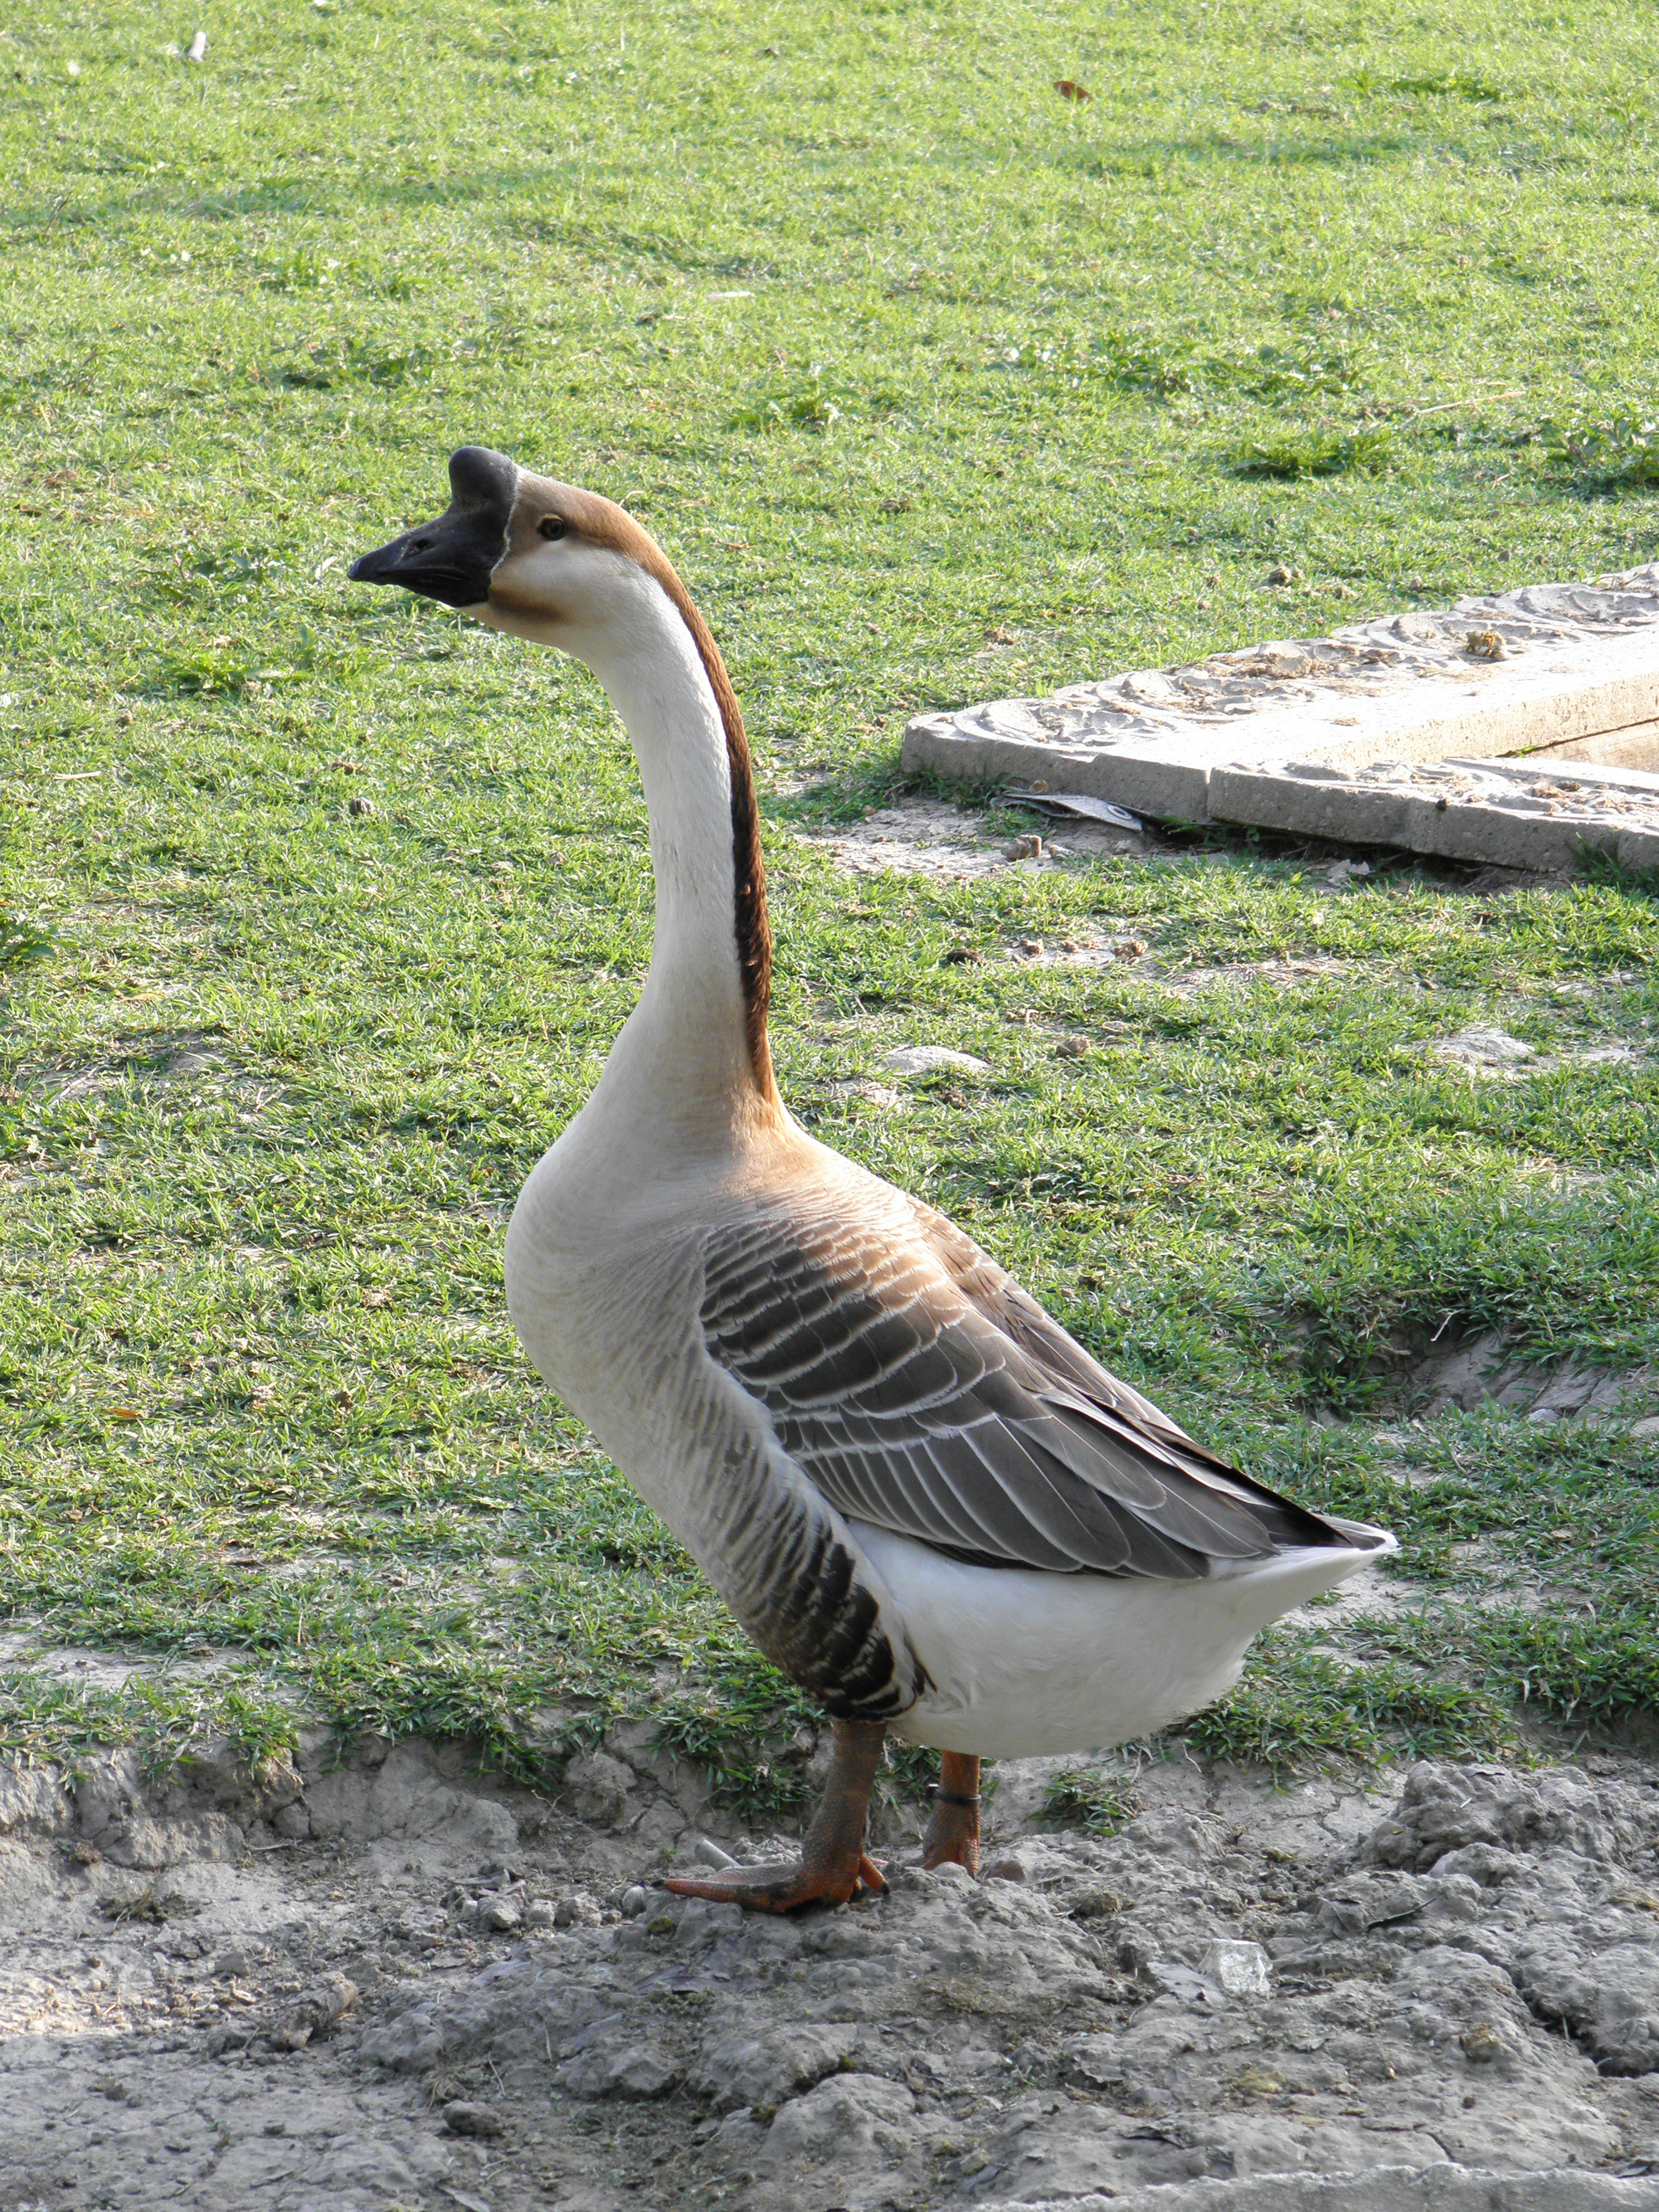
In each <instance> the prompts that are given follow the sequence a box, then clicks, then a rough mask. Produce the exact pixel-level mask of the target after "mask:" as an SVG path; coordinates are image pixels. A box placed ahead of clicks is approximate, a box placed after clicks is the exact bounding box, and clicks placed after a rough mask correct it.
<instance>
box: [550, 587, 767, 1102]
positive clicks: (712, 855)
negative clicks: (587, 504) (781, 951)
mask: <svg viewBox="0 0 1659 2212" xmlns="http://www.w3.org/2000/svg"><path fill="white" fill-rule="evenodd" d="M641 586H642V588H641V589H640V590H638V591H635V592H633V593H631V594H630V604H629V606H628V608H627V611H626V615H625V617H624V618H623V619H622V620H620V621H618V622H617V623H615V624H614V625H613V626H611V629H610V634H609V635H608V637H607V639H606V644H605V650H603V651H602V652H599V653H594V654H592V657H591V665H592V668H593V671H594V673H595V674H596V675H597V676H598V677H599V681H600V682H601V683H602V684H604V686H605V690H606V691H607V692H608V693H609V694H610V696H611V703H612V704H613V705H614V706H615V708H616V709H617V713H618V714H620V715H621V717H622V719H623V722H624V723H625V724H626V726H627V729H628V734H629V738H631V739H632V741H633V745H634V750H635V755H636V757H637V758H638V760H639V763H640V774H641V779H642V781H643V782H644V785H645V799H646V805H647V810H648V811H649V814H650V820H651V861H652V866H653V869H654V871H655V873H656V886H657V910H656V930H655V937H654V940H653V947H652V955H651V970H650V974H649V975H647V978H646V984H645V989H644V991H643V992H642V993H641V997H640V1001H639V1004H638V1006H636V1007H635V1010H634V1012H633V1013H632V1014H631V1015H630V1017H629V1020H628V1022H627V1024H626V1026H625V1027H624V1028H623V1032H622V1035H621V1036H619V1037H618V1038H617V1043H616V1046H615V1048H613V1050H612V1053H611V1059H610V1060H609V1062H608V1063H607V1065H606V1068H605V1078H604V1083H603V1088H604V1089H605V1091H606V1092H607V1093H608V1094H610V1096H611V1097H613V1098H614V1097H615V1096H616V1094H617V1091H618V1090H619V1089H623V1088H625V1089H627V1090H629V1091H633V1092H635V1094H636V1095H637V1094H639V1093H641V1092H642V1093H643V1094H644V1095H645V1096H646V1097H649V1098H650V1099H651V1101H652V1102H653V1113H655V1114H658V1115H661V1116H662V1117H664V1119H665V1121H672V1122H677V1123H678V1124H679V1125H680V1126H681V1127H683V1129H684V1134H685V1136H686V1139H687V1140H688V1142H690V1143H692V1144H696V1143H700V1142H703V1141H711V1140H712V1141H714V1142H721V1141H724V1140H725V1139H726V1138H727V1137H728V1136H729V1135H731V1134H735V1133H738V1132H739V1131H740V1130H741V1129H742V1127H744V1126H746V1125H749V1124H750V1123H752V1122H753V1121H755V1119H756V1118H757V1116H758V1117H760V1118H763V1119H765V1118H769V1117H770V1116H771V1115H773V1114H775V1112H776V1110H777V1092H776V1088H775V1085H774V1082H773V1079H772V1061H771V1054H770V1051H769V1048H768V1044H767V1039H766V1007H767V998H768V995H769V988H770V980H771V956H770V940H769V935H768V933H767V921H766V885H765V878H764V875H763V871H762V868H761V862H760V851H759V842H758V837H757V832H756V826H755V824H756V815H755V787H754V777H753V773H752V771H751V769H750V762H749V748H748V744H747V742H746V740H745V739H744V732H743V724H742V721H741V720H740V719H739V718H738V711H737V705H736V702H735V701H734V700H733V699H732V693H731V687H730V685H729V684H728V683H727V681H726V671H725V670H724V668H723V667H722V666H721V665H720V656H719V654H718V653H717V652H716V651H715V649H714V643H713V641H712V640H711V639H710V638H709V636H708V631H707V630H706V629H704V628H703V626H702V623H701V621H700V619H699V618H698V617H696V615H695V613H694V612H692V611H691V610H690V602H689V601H688V602H685V604H684V610H682V608H681V606H679V605H676V604H675V601H674V600H673V599H671V598H670V596H669V594H668V592H666V591H665V590H664V589H663V587H662V586H660V585H659V584H658V583H657V582H656V581H655V580H654V579H651V578H642V579H641ZM688 617H689V619H688ZM692 623H696V631H694V629H693V628H692V627H691V625H692ZM699 633H700V635H699Z"/></svg>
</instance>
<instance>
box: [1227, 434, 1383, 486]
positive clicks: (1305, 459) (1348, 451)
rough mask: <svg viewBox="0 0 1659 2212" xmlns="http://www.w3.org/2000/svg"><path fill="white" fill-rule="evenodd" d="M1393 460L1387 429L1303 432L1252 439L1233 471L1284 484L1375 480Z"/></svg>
mask: <svg viewBox="0 0 1659 2212" xmlns="http://www.w3.org/2000/svg"><path fill="white" fill-rule="evenodd" d="M1393 457H1394V440H1393V438H1392V437H1391V436H1390V435H1389V433H1388V431H1386V430H1351V431H1337V430H1304V431H1302V432H1300V433H1299V434H1298V433H1296V432H1291V433H1289V434H1287V435H1285V436H1282V437H1278V438H1269V439H1266V440H1261V439H1255V440H1252V441H1251V442H1250V443H1249V445H1247V446H1245V447H1243V449H1242V451H1241V452H1240V453H1239V454H1238V457H1237V459H1236V460H1235V461H1234V463H1233V471H1234V474H1235V475H1237V476H1241V477H1275V478H1277V479H1279V481H1280V482H1282V483H1295V482H1296V480H1297V478H1298V477H1340V476H1342V475H1345V474H1352V475H1355V476H1362V477H1375V476H1380V475H1381V474H1382V473H1383V470H1384V469H1386V468H1387V467H1388V466H1389V463H1390V461H1391V460H1392V459H1393Z"/></svg>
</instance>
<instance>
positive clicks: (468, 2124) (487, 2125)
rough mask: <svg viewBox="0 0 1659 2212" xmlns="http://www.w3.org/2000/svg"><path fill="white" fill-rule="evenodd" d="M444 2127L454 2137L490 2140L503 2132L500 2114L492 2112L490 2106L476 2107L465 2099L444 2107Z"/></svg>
mask: <svg viewBox="0 0 1659 2212" xmlns="http://www.w3.org/2000/svg"><path fill="white" fill-rule="evenodd" d="M444 2125H445V2126H446V2127H447V2129H448V2130H449V2132H450V2133H451V2135H453V2136H483V2137H486V2138H488V2137H490V2136H498V2135H500V2133H501V2119H500V2117H499V2115H498V2114H496V2113H495V2112H491V2111H490V2109H489V2106H488V2105H475V2104H472V2103H470V2102H469V2101H468V2100H467V2099H465V2097H457V2098H456V2099H454V2100H453V2102H452V2103H450V2104H447V2105H446V2106H444Z"/></svg>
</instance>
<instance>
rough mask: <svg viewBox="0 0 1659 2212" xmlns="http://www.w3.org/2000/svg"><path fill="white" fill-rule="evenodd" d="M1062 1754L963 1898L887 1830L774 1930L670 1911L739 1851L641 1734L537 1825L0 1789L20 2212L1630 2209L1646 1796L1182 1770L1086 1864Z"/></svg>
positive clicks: (1656, 2193)
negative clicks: (700, 1862)
mask: <svg viewBox="0 0 1659 2212" xmlns="http://www.w3.org/2000/svg"><path fill="white" fill-rule="evenodd" d="M1060 1763H1061V1762H1057V1761H1052V1760H1050V1761H1031V1762H1027V1763H1024V1764H1023V1765H1005V1766H1004V1767H1002V1768H1001V1769H1000V1787H999V1790H998V1792H997V1795H996V1796H995V1799H994V1805H993V1808H992V1814H991V1822H990V1836H989V1841H988V1844H987V1854H986V1862H987V1876H986V1878H985V1879H984V1880H982V1881H979V1882H974V1881H969V1879H967V1877H965V1876H964V1875H962V1874H961V1873H960V1871H958V1870H956V1869H947V1870H945V1872H942V1873H939V1874H934V1875H923V1874H921V1873H919V1872H917V1871H916V1870H915V1859H916V1852H915V1840H914V1837H915V1828H916V1826H917V1823H918V1819H919V1815H918V1814H916V1813H915V1810H914V1809H913V1808H910V1807H908V1806H906V1805H903V1804H897V1805H893V1806H890V1807H889V1808H887V1810H886V1811H885V1813H884V1815H883V1820H884V1829H885V1836H884V1849H883V1852H882V1856H884V1857H885V1859H886V1861H887V1864H888V1868H889V1872H890V1883H891V1886H890V1891H889V1893H888V1894H887V1895H886V1896H885V1897H884V1898H882V1899H871V1900H868V1901H865V1902H860V1903H857V1904H854V1905H850V1906H847V1907H844V1908H842V1910H840V1911H812V1912H808V1913H805V1914H802V1915H799V1916H797V1917H793V1918H792V1919H788V1920H769V1919H763V1918H759V1917H744V1916H742V1915H740V1914H739V1913H738V1911H737V1910H736V1909H735V1908H734V1907H731V1906H721V1905H708V1904H704V1903H700V1902H697V1903H686V1902H684V1901H682V1900H680V1899H675V1898H673V1897H671V1896H670V1895H668V1894H667V1893H665V1892H663V1891H662V1890H661V1889H660V1888H659V1887H655V1884H656V1882H657V1881H658V1880H659V1877H660V1875H662V1874H663V1872H664V1871H665V1869H667V1868H668V1867H669V1866H670V1865H671V1864H673V1863H678V1864H680V1865H684V1864H685V1863H687V1862H688V1861H689V1860H690V1861H695V1860H696V1859H697V1858H699V1857H701V1858H702V1859H704V1860H707V1861H710V1862H712V1861H714V1860H717V1859H718V1858H719V1857H720V1854H721V1852H722V1851H725V1852H727V1853H730V1854H732V1855H734V1856H738V1857H745V1856H748V1855H749V1853H750V1851H751V1850H759V1849H760V1848H762V1847H763V1844H764V1842H765V1839H764V1838H749V1837H746V1836H744V1835H741V1834H739V1833H738V1832H737V1831H736V1830H735V1828H734V1827H733V1826H732V1823H731V1822H730V1821H729V1820H726V1819H725V1818H723V1817H722V1815H721V1814H720V1813H719V1812H718V1811H717V1810H715V1809H714V1808H712V1807H711V1805H710V1803H709V1800H708V1788H707V1778H706V1777H704V1776H702V1774H700V1773H698V1772H696V1771H693V1770H691V1769H689V1768H684V1767H679V1766H677V1765H673V1764H672V1763H671V1762H668V1761H666V1760H665V1759H663V1758H661V1757H660V1756H655V1755H653V1754H652V1753H651V1752H650V1751H649V1749H648V1747H647V1745H646V1742H645V1739H644V1731H643V1730H635V1731H634V1732H633V1734H632V1735H626V1734H624V1735H620V1736H618V1737H617V1738H613V1739H612V1740H611V1741H610V1743H609V1744H608V1746H607V1747H606V1748H605V1749H604V1750H602V1751H599V1752H598V1753H593V1754H592V1755H590V1756H589V1757H587V1758H586V1759H581V1760H579V1761H576V1762H574V1764H573V1765H572V1767H571V1769H570V1771H569V1774H568V1786H567V1789H566V1790H565V1791H564V1793H563V1794H562V1796H561V1797H560V1798H559V1799H558V1800H557V1801H556V1802H549V1801H546V1800H544V1799H540V1798H537V1797H534V1796H529V1795H527V1794H525V1793H515V1792H513V1791H512V1790H507V1789H504V1788H501V1787H497V1786H495V1785H494V1784H491V1783H490V1782H489V1780H488V1779H487V1778H481V1777H480V1776H479V1775H478V1774H477V1771H476V1769H475V1767H474V1765H472V1763H471V1762H470V1761H469V1759H468V1757H467V1755H466V1753H465V1751H464V1750H462V1749H460V1748H457V1747H449V1748H447V1749H445V1750H443V1751H441V1752H440V1751H436V1750H434V1749H433V1748H432V1747H428V1746H426V1745H423V1744H420V1743H405V1744H402V1745H399V1746H398V1747H386V1745H384V1744H380V1743H374V1742H369V1743H360V1744H358V1745H356V1746H354V1747H348V1748H347V1751H346V1753H345V1755H344V1758H343V1762H342V1761H341V1760H340V1753H339V1747H337V1745H335V1744H333V1743H332V1742H331V1741H330V1740H328V1739H326V1738H323V1737H321V1736H319V1737H317V1738H316V1739H314V1740H313V1741H310V1742H309V1743H308V1745H307V1748H306V1751H305V1753H304V1755H303V1757H302V1759H301V1765H300V1767H299V1768H298V1769H297V1770H296V1771H294V1772H291V1773H287V1774H282V1775H276V1776H271V1777H268V1778H267V1780H266V1784H265V1786H264V1787H263V1788H255V1787H253V1786H252V1785H251V1784H247V1783H246V1782H245V1781H243V1780H241V1779H240V1778H238V1776H237V1774H236V1772H235V1771H234V1767H233V1765H231V1764H230V1762H229V1761H228V1760H223V1761H215V1760H213V1759H207V1760H204V1761H203V1762H201V1763H200V1764H198V1765H197V1766H196V1767H195V1768H194V1769H192V1770H191V1771H189V1773H188V1774H187V1775H186V1776H185V1778H182V1779H175V1781H174V1782H173V1783H172V1784H160V1783H156V1782H153V1781H152V1782H147V1781H146V1780H145V1779H144V1778H143V1776H142V1775H141V1774H140V1773H139V1771H138V1770H137V1765H136V1764H135V1763H134V1761H133V1760H132V1759H131V1757H130V1756H128V1755H125V1754H112V1755H107V1756H103V1757H100V1758H98V1759H94V1760H92V1761H91V1762H90V1763H89V1764H88V1765H87V1766H86V1768H85V1769H84V1770H83V1771H82V1773H81V1774H80V1775H79V1776H78V1778H75V1779H73V1780H72V1781H71V1780H67V1779H66V1778H64V1777H63V1776H61V1775H58V1774H57V1773H55V1772H53V1771H50V1770H47V1769H44V1768H32V1769H24V1770H19V1769H14V1768H3V1767H0V1835H3V1838H4V1840H3V1841H0V1915H3V1920H0V1931H3V1932H0V1943H3V1965H0V2008H3V2038H0V2069H3V2072H0V2212H22V2208H24V2207H35V2206H52V2207H60V2206H61V2207H74V2208H76V2212H80V2209H81V2208H93V2207H98V2206H110V2207H113V2206H124V2207H135V2208H136V2207H148V2206H150V2205H159V2204H162V2203H167V2204H172V2205H180V2206H185V2207H198V2206H199V2207H202V2208H204V2212H205V2208H213V2212H245V2208H249V2207H259V2208H267V2207H268V2208H270V2212H393V2208H400V2207H401V2208H407V2209H408V2212H413V2208H416V2207H420V2208H432V2212H439V2208H444V2212H447V2208H450V2207H453V2206H457V2205H459V2206H461V2207H463V2208H472V2212H477V2208H488V2212H518V2208H520V2207H523V2208H537V2212H540V2208H551V2207H562V2208H565V2212H621V2208H623V2207H652V2206H676V2207H678V2206H684V2205H699V2206H701V2205H705V2204H707V2205H726V2206H729V2207H731V2208H732V2212H763V2208H768V2209H769V2208H772V2207H788V2208H790V2212H797V2208H798V2212H831V2208H835V2207H843V2208H846V2209H847V2212H919V2208H923V2207H945V2206H956V2205H958V2204H987V2205H995V2204H999V2203H1017V2204H1019V2205H1023V2206H1031V2205H1035V2204H1043V2203H1066V2204H1068V2205H1078V2204H1081V2205H1083V2206H1085V2207H1086V2206H1087V2205H1089V2204H1090V2203H1091V2202H1092V2203H1095V2204H1099V2203H1102V2202H1103V2201H1105V2200H1108V2199H1111V2200H1115V2201H1116V2202H1117V2203H1119V2204H1120V2206H1121V2205H1125V2204H1127V2205H1128V2206H1130V2207H1132V2208H1133V2207H1140V2208H1144V2212H1154V2208H1156V2212H1188V2208H1194V2212H1195V2208H1197V2207H1200V2206H1212V2205H1213V2206H1214V2207H1215V2208H1216V2212H1279V2208H1280V2207H1286V2208H1303V2212H1310V2209H1311V2208H1314V2207H1326V2206H1330V2207H1336V2206H1338V2205H1340V2206H1343V2207H1349V2206H1352V2207H1359V2206H1362V2205H1363V2206H1364V2207H1365V2208H1366V2212H1389V2207H1391V2206H1394V2205H1396V2204H1398V2205H1401V2206H1407V2205H1409V2206H1411V2207H1413V2208H1419V2212H1434V2208H1443V2207H1446V2208H1449V2207H1452V2206H1454V2205H1455V2206H1456V2207H1458V2208H1466V2207H1473V2206H1475V2205H1480V2206H1482V2207H1491V2208H1492V2212H1498V2208H1499V2207H1503V2208H1505V2212H1531V2208H1534V2207H1536V2208H1538V2212H1558V2208H1559V2212H1593V2209H1594V2212H1599V2208H1603V2207H1606V2208H1612V2207H1615V2206H1618V2207H1626V2206H1629V2207H1636V2206H1642V2207H1659V1764H1656V1763H1655V1762H1653V1761H1651V1760H1644V1759H1640V1758H1638V1757H1635V1756H1618V1757H1614V1756H1607V1757H1604V1758H1597V1759H1591V1760H1589V1761H1587V1762H1586V1763H1585V1764H1584V1765H1582V1766H1576V1767H1575V1766H1571V1765H1563V1766H1555V1767H1550V1766H1545V1767H1542V1768H1540V1769H1537V1770H1534V1771H1511V1770H1506V1769H1504V1768H1499V1767H1492V1766H1483V1767H1454V1766H1445V1765H1417V1766H1414V1767H1412V1768H1409V1769H1407V1770H1406V1771H1403V1772H1402V1773H1400V1774H1396V1775H1395V1776H1393V1777H1392V1778H1389V1780H1388V1781H1387V1784H1386V1786H1380V1787H1377V1788H1374V1789H1370V1790H1363V1789H1360V1788H1358V1787H1357V1786H1354V1785H1352V1784H1338V1783H1336V1782H1325V1781H1319V1782H1313V1783H1308V1784H1299V1785H1297V1786H1295V1787H1292V1788H1289V1789H1285V1790H1279V1789H1275V1788H1274V1787H1273V1784H1272V1783H1271V1781H1270V1779H1268V1778H1264V1777H1260V1776H1249V1775H1244V1774H1241V1773H1238V1772H1237V1771H1232V1770H1225V1769H1218V1768H1217V1769H1206V1768H1205V1767H1203V1766H1201V1765H1197V1764H1193V1763H1189V1762H1187V1761H1185V1760H1181V1759H1177V1760H1176V1761H1174V1762H1171V1763H1169V1764H1164V1765H1155V1766H1152V1767H1147V1768H1145V1769H1143V1770H1142V1771H1140V1772H1139V1774H1138V1776H1136V1777H1135V1778H1134V1779H1133V1784H1132V1787H1131V1790H1130V1796H1129V1802H1128V1805H1127V1810H1128V1811H1129V1812H1130V1813H1131V1814H1133V1817H1132V1818H1131V1819H1130V1820H1129V1822H1128V1825H1127V1826H1126V1827H1124V1828H1123V1829H1122V1830H1121V1832H1119V1833H1118V1834H1116V1835H1115V1836H1113V1837H1110V1838H1107V1837H1103V1836H1098V1835H1094V1834H1091V1833H1087V1832H1058V1833H1057V1832H1054V1830H1053V1829H1052V1828H1050V1827H1046V1826H1042V1825H1040V1824H1039V1823H1038V1822H1037V1820H1036V1815H1037V1814H1038V1813H1039V1812H1040V1809H1041V1807H1042V1796H1043V1790H1044V1786H1045V1784H1046V1783H1047V1782H1048V1779H1049V1778H1050V1777H1051V1774H1052V1771H1054V1768H1056V1767H1057V1766H1058V1765H1060ZM1263 2177H1276V2178H1274V2179H1263ZM1292 2177H1294V2179H1292ZM1344 2177H1346V2179H1344ZM1356 2177H1358V2178H1357V2179H1356Z"/></svg>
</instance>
